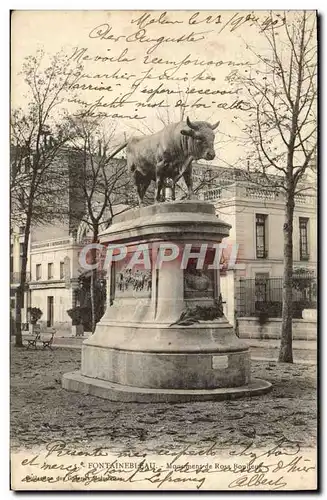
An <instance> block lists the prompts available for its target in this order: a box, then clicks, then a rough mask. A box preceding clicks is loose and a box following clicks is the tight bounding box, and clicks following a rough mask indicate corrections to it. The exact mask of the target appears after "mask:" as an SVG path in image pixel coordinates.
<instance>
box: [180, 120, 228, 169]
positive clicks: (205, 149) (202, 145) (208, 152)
mask: <svg viewBox="0 0 327 500" xmlns="http://www.w3.org/2000/svg"><path fill="white" fill-rule="evenodd" d="M219 123H220V122H219V121H218V122H217V123H214V124H213V125H211V124H210V123H208V122H193V123H192V122H191V120H190V119H189V117H187V118H186V125H187V126H188V128H185V129H182V130H181V134H182V135H186V136H188V137H191V138H192V139H193V141H192V144H191V150H192V151H191V152H192V154H193V155H194V157H195V158H196V159H200V158H203V159H205V160H213V159H214V157H215V156H216V155H215V150H214V139H215V134H214V132H213V130H215V129H216V128H217V127H218V125H219Z"/></svg>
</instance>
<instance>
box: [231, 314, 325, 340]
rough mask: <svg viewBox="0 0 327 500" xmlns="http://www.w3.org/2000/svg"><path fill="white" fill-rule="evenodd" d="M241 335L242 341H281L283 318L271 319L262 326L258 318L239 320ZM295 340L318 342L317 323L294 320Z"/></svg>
mask: <svg viewBox="0 0 327 500" xmlns="http://www.w3.org/2000/svg"><path fill="white" fill-rule="evenodd" d="M238 322H239V335H240V338H242V339H280V334H281V330H282V320H281V318H273V319H269V321H268V322H267V323H265V324H264V325H260V324H259V322H258V319H257V318H238ZM293 339H294V340H317V322H316V321H312V320H311V321H310V320H305V319H293Z"/></svg>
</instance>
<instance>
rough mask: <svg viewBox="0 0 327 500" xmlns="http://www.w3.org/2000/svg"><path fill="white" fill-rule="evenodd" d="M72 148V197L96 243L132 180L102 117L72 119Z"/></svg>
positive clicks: (94, 319)
mask: <svg viewBox="0 0 327 500" xmlns="http://www.w3.org/2000/svg"><path fill="white" fill-rule="evenodd" d="M71 125H72V130H73V136H74V137H73V139H72V140H71V142H70V145H71V147H72V150H73V151H75V153H77V154H78V157H79V161H80V162H81V170H80V171H75V174H74V175H73V177H72V182H73V184H74V189H75V197H76V199H77V201H78V199H79V198H80V201H81V202H82V203H84V206H85V210H84V215H83V216H82V218H81V222H84V223H85V224H86V226H87V227H88V228H89V229H90V232H91V243H97V242H98V239H99V232H100V230H101V228H104V227H108V226H109V225H110V224H111V222H112V218H113V216H114V207H115V206H116V207H117V206H119V207H118V208H117V210H118V212H117V210H115V215H117V213H119V210H120V211H124V210H125V209H126V208H127V204H126V202H128V201H129V202H130V200H128V199H127V196H126V195H127V193H128V192H129V191H130V188H131V181H130V179H129V177H128V176H127V175H126V174H127V172H126V161H124V160H121V159H120V160H119V159H116V158H115V156H116V155H117V154H118V153H119V152H120V151H121V150H122V149H123V148H124V147H125V146H126V144H122V145H120V146H117V144H115V128H114V126H112V125H111V126H107V127H105V126H104V124H103V119H101V118H90V117H85V116H84V117H83V116H81V115H80V116H79V117H77V118H74V119H71ZM122 202H125V204H124V203H122ZM90 254H91V259H90V264H91V265H92V264H95V263H96V262H97V258H98V256H97V251H96V250H95V249H92V250H91V252H90ZM97 280H98V275H97V269H93V270H92V271H91V314H92V333H93V332H94V331H95V327H96V322H97V317H96V286H97Z"/></svg>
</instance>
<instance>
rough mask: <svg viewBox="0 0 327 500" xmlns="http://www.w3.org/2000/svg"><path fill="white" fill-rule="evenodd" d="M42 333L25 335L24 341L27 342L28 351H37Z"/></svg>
mask: <svg viewBox="0 0 327 500" xmlns="http://www.w3.org/2000/svg"><path fill="white" fill-rule="evenodd" d="M40 336H41V333H40V332H39V331H36V332H35V333H34V334H30V335H23V340H26V341H27V344H26V349H29V348H30V347H34V348H35V349H36V343H37V342H38V341H39V340H40Z"/></svg>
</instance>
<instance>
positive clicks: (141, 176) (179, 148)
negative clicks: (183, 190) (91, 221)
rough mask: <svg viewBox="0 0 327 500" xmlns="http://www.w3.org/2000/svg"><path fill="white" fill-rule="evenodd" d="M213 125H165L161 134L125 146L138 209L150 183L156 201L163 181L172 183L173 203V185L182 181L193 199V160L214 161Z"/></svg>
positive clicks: (132, 141) (160, 196)
mask: <svg viewBox="0 0 327 500" xmlns="http://www.w3.org/2000/svg"><path fill="white" fill-rule="evenodd" d="M219 123H220V122H219V121H218V122H217V123H215V124H214V125H210V123H208V122H201V121H196V122H191V121H190V119H189V118H187V119H186V122H178V123H173V124H170V125H167V126H166V127H165V128H164V129H163V130H161V131H160V132H157V133H156V134H152V135H149V136H145V137H134V138H132V139H130V141H128V143H127V149H126V154H127V167H128V169H129V172H130V173H131V175H132V176H133V178H134V183H135V186H136V189H137V195H138V201H139V205H140V206H141V205H143V199H144V196H145V193H146V190H147V189H148V187H149V185H150V182H151V181H154V182H155V184H156V190H155V201H156V202H159V201H161V199H162V197H163V191H164V188H165V186H166V180H167V179H171V180H172V200H175V185H176V183H177V182H178V181H179V179H181V177H183V178H184V181H185V183H186V186H187V189H188V198H191V197H192V194H193V184H192V162H193V160H200V159H204V160H213V159H214V157H215V151H214V138H215V133H214V130H215V129H216V128H217V127H218V125H219Z"/></svg>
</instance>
